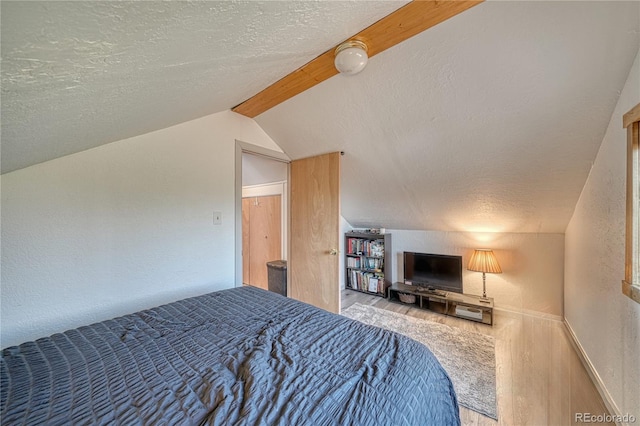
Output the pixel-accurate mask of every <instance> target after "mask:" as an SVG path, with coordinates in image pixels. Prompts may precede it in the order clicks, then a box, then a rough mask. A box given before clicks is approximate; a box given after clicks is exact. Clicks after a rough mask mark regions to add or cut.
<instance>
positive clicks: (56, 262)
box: [0, 112, 279, 347]
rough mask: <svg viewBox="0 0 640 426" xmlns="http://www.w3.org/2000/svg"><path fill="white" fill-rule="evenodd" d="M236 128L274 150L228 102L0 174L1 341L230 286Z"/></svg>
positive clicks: (244, 137)
mask: <svg viewBox="0 0 640 426" xmlns="http://www.w3.org/2000/svg"><path fill="white" fill-rule="evenodd" d="M236 138H237V139H241V140H244V141H248V142H251V143H253V144H257V145H262V146H265V147H266V148H270V149H273V150H278V151H279V148H278V147H277V146H276V145H275V144H274V143H273V141H271V139H269V137H268V136H266V134H265V133H264V132H263V131H262V130H261V129H260V128H259V127H258V126H257V125H256V124H255V122H254V121H253V120H250V119H247V118H245V117H242V116H240V115H238V114H235V113H232V112H222V113H218V114H215V115H212V116H208V117H205V118H202V119H199V120H195V121H191V122H187V123H183V124H180V125H177V126H174V127H170V128H167V129H164V130H160V131H156V132H153V133H148V134H145V135H142V136H138V137H135V138H131V139H127V140H122V141H118V142H115V143H112V144H108V145H104V146H102V147H98V148H94V149H91V150H88V151H84V152H81V153H78V154H74V155H71V156H67V157H63V158H60V159H57V160H53V161H49V162H45V163H42V164H39V165H36V166H32V167H28V168H25V169H22V170H19V171H16V172H12V173H7V174H5V175H2V177H1V184H2V210H1V211H2V287H1V288H2V297H1V304H2V309H1V311H2V312H1V320H2V335H1V338H2V340H1V342H0V344H1V346H2V347H6V346H8V345H13V344H17V343H21V342H23V341H25V340H31V339H34V338H37V337H41V336H45V335H48V334H51V333H53V332H57V331H63V330H65V329H68V328H72V327H77V326H80V325H83V324H87V323H90V322H94V321H99V320H103V319H107V318H111V317H113V316H117V315H121V314H125V313H128V312H133V311H137V310H140V309H142V308H147V307H152V306H155V305H158V304H161V303H166V302H169V301H172V300H176V299H179V298H183V297H187V296H191V295H196V294H202V293H205V292H209V291H214V290H218V289H221V288H227V287H232V286H233V283H234V266H233V265H234V254H233V250H229V248H230V247H233V245H234V220H233V218H234V217H235V215H234V166H233V165H234V156H235V139H236ZM213 211H221V212H222V216H223V221H222V225H220V226H214V225H213V223H212V222H213V217H212V216H213Z"/></svg>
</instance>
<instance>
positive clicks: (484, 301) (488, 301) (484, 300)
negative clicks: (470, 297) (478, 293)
mask: <svg viewBox="0 0 640 426" xmlns="http://www.w3.org/2000/svg"><path fill="white" fill-rule="evenodd" d="M478 301H479V302H481V303H491V299H489V298H488V297H481V298H480V299H478Z"/></svg>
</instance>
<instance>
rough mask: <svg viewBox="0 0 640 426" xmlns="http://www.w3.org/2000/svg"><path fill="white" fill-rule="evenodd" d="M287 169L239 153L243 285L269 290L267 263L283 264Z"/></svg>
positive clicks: (262, 157) (279, 164) (280, 165)
mask: <svg viewBox="0 0 640 426" xmlns="http://www.w3.org/2000/svg"><path fill="white" fill-rule="evenodd" d="M287 175H288V165H287V164H286V163H283V162H281V161H278V160H274V159H272V158H266V157H264V156H259V155H255V154H251V153H246V152H243V153H242V284H243V285H252V286H254V287H259V288H262V289H264V290H269V283H268V276H269V274H268V267H267V263H268V262H274V261H280V260H286V253H287V251H286V241H287V238H286V229H287V227H286V218H287V208H286V206H287V204H286V201H287V177H288V176H287Z"/></svg>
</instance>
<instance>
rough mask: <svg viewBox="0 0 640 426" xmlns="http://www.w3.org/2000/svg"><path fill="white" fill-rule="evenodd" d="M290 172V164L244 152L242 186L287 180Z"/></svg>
mask: <svg viewBox="0 0 640 426" xmlns="http://www.w3.org/2000/svg"><path fill="white" fill-rule="evenodd" d="M288 172H289V166H288V165H287V163H284V162H282V161H277V160H273V159H270V158H265V157H261V156H258V155H253V154H248V153H243V154H242V186H252V185H263V184H265V183H272V182H282V181H286V180H287V179H288Z"/></svg>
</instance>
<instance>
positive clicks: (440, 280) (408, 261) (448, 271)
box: [403, 251, 463, 293]
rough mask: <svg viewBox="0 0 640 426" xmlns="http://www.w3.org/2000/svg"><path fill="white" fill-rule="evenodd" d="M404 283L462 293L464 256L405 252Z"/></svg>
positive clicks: (432, 289)
mask: <svg viewBox="0 0 640 426" xmlns="http://www.w3.org/2000/svg"><path fill="white" fill-rule="evenodd" d="M403 257H404V282H405V284H411V285H416V286H421V287H425V288H427V289H429V290H431V291H434V290H444V291H452V292H456V293H462V292H463V291H462V256H450V255H445V254H428V253H415V252H408V251H405V252H404V256H403Z"/></svg>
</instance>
